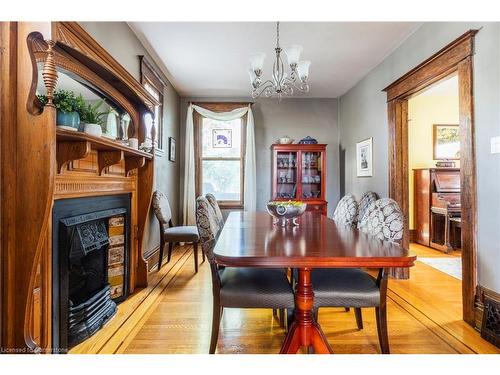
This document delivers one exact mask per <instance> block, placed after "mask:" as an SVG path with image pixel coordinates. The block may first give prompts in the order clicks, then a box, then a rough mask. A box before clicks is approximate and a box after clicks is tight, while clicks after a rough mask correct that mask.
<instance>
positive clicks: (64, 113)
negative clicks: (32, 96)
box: [37, 90, 80, 130]
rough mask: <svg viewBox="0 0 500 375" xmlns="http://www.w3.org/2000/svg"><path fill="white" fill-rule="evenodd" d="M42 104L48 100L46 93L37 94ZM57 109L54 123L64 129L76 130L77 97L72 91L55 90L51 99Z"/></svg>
mask: <svg viewBox="0 0 500 375" xmlns="http://www.w3.org/2000/svg"><path fill="white" fill-rule="evenodd" d="M37 97H38V99H39V100H40V102H41V103H42V104H43V105H46V104H47V102H48V98H47V95H37ZM52 102H53V103H54V106H55V107H56V110H57V116H56V124H57V126H60V127H64V128H66V129H71V130H78V127H79V126H80V115H79V109H80V108H79V103H78V98H77V97H76V96H75V94H74V93H73V91H70V90H56V91H55V92H54V99H53V100H52Z"/></svg>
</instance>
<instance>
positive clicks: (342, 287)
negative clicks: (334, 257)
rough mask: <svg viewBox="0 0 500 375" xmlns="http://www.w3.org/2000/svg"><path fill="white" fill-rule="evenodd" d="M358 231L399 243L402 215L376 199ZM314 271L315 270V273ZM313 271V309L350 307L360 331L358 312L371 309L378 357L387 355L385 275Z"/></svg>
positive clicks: (392, 205) (386, 200) (385, 200)
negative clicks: (374, 321)
mask: <svg viewBox="0 0 500 375" xmlns="http://www.w3.org/2000/svg"><path fill="white" fill-rule="evenodd" d="M359 230H360V231H362V232H364V233H366V234H368V235H372V236H375V237H376V238H379V239H381V240H384V241H391V242H396V243H400V242H401V238H402V236H403V214H402V212H401V209H400V208H399V206H398V204H397V203H396V202H395V201H394V200H392V199H389V198H383V199H379V200H377V201H375V202H373V203H372V204H370V206H368V208H367V210H366V211H365V214H364V215H363V218H362V219H361V221H360V223H359ZM315 271H317V270H315ZM315 271H313V273H312V276H311V282H312V284H313V285H314V296H315V298H314V303H315V304H314V306H315V309H319V308H320V307H354V308H355V313H356V321H357V324H358V328H359V329H362V328H363V318H362V315H361V308H367V307H374V308H375V315H376V321H377V332H378V338H379V343H380V348H381V351H382V353H384V354H388V353H389V352H390V350H389V338H388V334H387V308H386V299H387V274H386V272H385V270H384V269H379V272H378V275H377V277H373V276H371V275H370V274H368V273H366V272H364V271H363V270H361V269H325V270H319V271H322V272H315Z"/></svg>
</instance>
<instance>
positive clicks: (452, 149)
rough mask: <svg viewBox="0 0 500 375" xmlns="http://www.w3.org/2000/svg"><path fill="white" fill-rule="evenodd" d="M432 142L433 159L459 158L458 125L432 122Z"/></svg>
mask: <svg viewBox="0 0 500 375" xmlns="http://www.w3.org/2000/svg"><path fill="white" fill-rule="evenodd" d="M432 143H433V150H434V151H433V152H434V153H433V159H434V160H460V126H459V125H457V124H450V125H447V124H434V126H433V130H432Z"/></svg>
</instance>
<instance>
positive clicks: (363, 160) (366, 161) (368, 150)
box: [356, 138, 373, 177]
mask: <svg viewBox="0 0 500 375" xmlns="http://www.w3.org/2000/svg"><path fill="white" fill-rule="evenodd" d="M372 148H373V138H368V139H365V140H364V141H361V142H358V143H356V172H357V176H358V177H371V176H373V149H372Z"/></svg>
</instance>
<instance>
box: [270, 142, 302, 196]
mask: <svg viewBox="0 0 500 375" xmlns="http://www.w3.org/2000/svg"><path fill="white" fill-rule="evenodd" d="M275 163H276V176H275V178H276V187H277V188H276V196H275V197H274V199H297V152H284V151H282V152H278V153H277V155H276V161H275Z"/></svg>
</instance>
